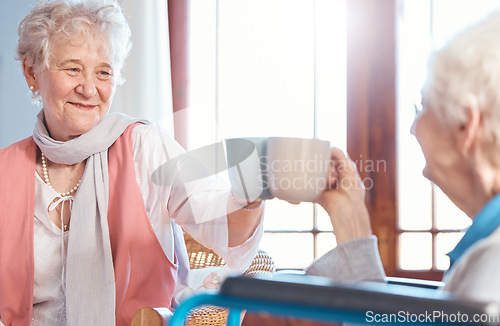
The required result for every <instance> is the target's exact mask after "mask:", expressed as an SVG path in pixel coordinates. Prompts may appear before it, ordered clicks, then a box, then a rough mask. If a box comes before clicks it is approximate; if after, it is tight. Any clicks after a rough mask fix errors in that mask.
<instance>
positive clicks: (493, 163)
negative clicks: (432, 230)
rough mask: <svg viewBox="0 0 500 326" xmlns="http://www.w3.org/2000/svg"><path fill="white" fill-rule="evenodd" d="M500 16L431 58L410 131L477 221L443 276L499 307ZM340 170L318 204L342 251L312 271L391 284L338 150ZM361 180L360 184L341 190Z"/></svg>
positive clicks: (440, 181)
mask: <svg viewBox="0 0 500 326" xmlns="http://www.w3.org/2000/svg"><path fill="white" fill-rule="evenodd" d="M499 35H500V12H495V13H493V14H491V15H489V16H487V17H485V19H484V20H481V21H479V22H477V23H476V24H474V25H471V26H470V27H468V28H467V29H465V30H463V31H462V32H460V33H459V34H457V35H455V36H454V37H453V38H451V39H450V40H449V41H448V43H447V44H445V45H444V46H443V47H442V48H440V49H438V50H436V51H435V52H434V53H433V54H432V55H431V56H430V58H429V63H428V75H427V80H426V82H425V84H424V86H423V88H422V107H423V109H422V110H421V112H418V113H417V116H416V117H415V121H414V123H413V126H412V129H411V132H412V133H413V134H414V135H415V137H416V138H417V140H418V142H419V144H420V146H421V148H422V151H423V153H424V156H425V159H426V166H425V168H424V170H423V174H424V176H425V177H427V178H428V179H429V180H431V181H432V182H434V183H435V184H436V185H437V186H438V187H440V188H441V189H442V190H443V191H444V193H445V194H446V195H448V197H449V198H450V199H451V200H452V201H453V203H455V205H456V206H458V207H459V208H460V209H461V210H462V211H464V212H465V213H466V214H467V215H468V216H469V217H470V218H471V219H472V225H471V227H470V228H469V229H468V230H467V231H466V233H465V235H464V236H463V238H462V239H461V241H460V242H459V243H458V244H457V246H456V247H455V249H454V250H453V251H451V252H450V253H449V257H450V261H451V267H450V269H449V270H448V272H447V273H446V274H445V277H444V279H443V281H444V283H445V286H444V290H446V291H450V292H454V293H456V294H457V295H459V296H460V297H462V298H464V299H471V300H478V301H486V302H495V303H500V259H499V253H500V228H499V225H500V37H499ZM332 157H333V158H334V159H335V160H336V162H337V163H336V171H335V173H334V174H332V179H331V188H332V189H331V190H329V191H326V192H325V193H323V195H322V197H321V198H320V199H319V203H320V204H321V205H322V206H323V207H324V208H325V209H326V211H327V212H328V213H329V215H330V218H331V222H332V224H333V227H334V232H335V235H336V236H337V242H338V246H337V248H335V249H333V250H332V251H330V252H329V253H327V254H326V255H324V256H323V257H321V258H320V259H319V260H318V261H316V262H315V263H313V264H312V265H311V266H310V267H309V268H308V270H307V272H308V273H309V274H312V275H323V276H330V277H333V278H336V279H344V280H366V281H384V278H385V274H384V271H383V268H382V264H381V262H380V258H379V254H378V249H377V244H376V243H377V241H376V237H375V236H373V235H372V231H371V226H370V219H369V216H368V212H367V209H366V206H365V205H364V189H363V184H362V182H361V180H360V179H359V176H358V174H357V171H356V168H355V166H354V164H353V163H352V162H351V161H350V160H349V159H348V158H347V157H346V155H345V154H344V153H343V152H342V151H340V150H338V149H333V150H332ZM344 179H352V180H356V182H357V183H356V184H357V186H352V187H350V188H345V187H342V185H344V184H349V185H353V183H352V182H345V183H344V182H342V180H344Z"/></svg>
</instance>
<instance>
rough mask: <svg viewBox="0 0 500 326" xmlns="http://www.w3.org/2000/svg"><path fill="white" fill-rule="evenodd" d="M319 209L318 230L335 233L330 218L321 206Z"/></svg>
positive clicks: (318, 206)
mask: <svg viewBox="0 0 500 326" xmlns="http://www.w3.org/2000/svg"><path fill="white" fill-rule="evenodd" d="M316 207H317V223H316V224H317V225H316V226H317V228H318V230H320V231H333V226H332V222H330V216H328V213H327V212H326V211H325V210H324V209H323V207H321V206H320V205H316Z"/></svg>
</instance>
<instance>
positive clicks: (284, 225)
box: [264, 199, 313, 231]
mask: <svg viewBox="0 0 500 326" xmlns="http://www.w3.org/2000/svg"><path fill="white" fill-rule="evenodd" d="M312 214H313V204H311V203H300V204H298V205H294V204H290V203H288V202H286V201H283V200H279V199H273V200H268V201H266V208H265V218H264V229H265V230H293V231H298V230H312V228H313V219H312V218H311V217H312Z"/></svg>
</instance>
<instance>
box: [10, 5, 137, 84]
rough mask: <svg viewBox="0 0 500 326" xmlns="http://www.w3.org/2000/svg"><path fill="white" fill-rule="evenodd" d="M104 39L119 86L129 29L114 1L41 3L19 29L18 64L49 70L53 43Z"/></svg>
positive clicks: (127, 47) (127, 50)
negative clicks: (23, 63)
mask: <svg viewBox="0 0 500 326" xmlns="http://www.w3.org/2000/svg"><path fill="white" fill-rule="evenodd" d="M90 34H94V35H97V36H99V37H103V41H104V50H105V51H106V53H107V55H108V56H109V59H110V61H111V64H112V68H113V73H114V75H115V79H116V82H117V83H118V84H121V83H123V79H122V78H121V74H120V73H121V69H122V68H123V65H124V62H125V59H126V57H127V55H128V53H129V51H130V47H131V41H130V34H131V32H130V27H129V25H128V23H127V21H126V19H125V16H124V14H123V11H122V8H121V7H120V5H119V4H118V3H117V2H116V0H40V1H39V2H38V3H37V4H36V5H35V7H34V8H33V9H32V10H31V12H30V13H29V14H28V15H27V16H26V17H25V18H24V19H23V20H22V21H21V23H20V24H19V28H18V35H19V39H18V45H17V60H19V61H21V62H23V61H24V60H25V59H26V63H27V64H28V65H30V66H33V67H34V69H35V70H41V69H43V68H44V67H47V68H48V67H49V65H50V57H51V55H52V49H53V45H54V42H69V41H71V40H73V39H74V38H75V37H76V36H79V35H83V36H84V41H85V37H88V35H90Z"/></svg>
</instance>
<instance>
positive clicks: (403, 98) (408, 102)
mask: <svg viewBox="0 0 500 326" xmlns="http://www.w3.org/2000/svg"><path fill="white" fill-rule="evenodd" d="M429 12H430V6H429V2H428V1H421V0H419V1H405V2H404V11H403V13H402V15H403V17H402V22H401V24H400V33H399V35H400V37H399V39H398V41H399V43H400V49H399V51H400V55H399V67H398V69H399V70H398V73H399V85H398V94H399V98H398V106H399V110H398V180H399V187H398V188H399V203H398V204H399V226H400V227H401V228H402V229H404V230H429V229H430V228H431V227H432V195H431V190H432V188H431V184H430V182H429V181H428V180H427V179H425V178H424V177H423V176H422V173H421V171H422V169H423V167H424V165H425V159H424V156H423V155H422V151H421V150H420V146H419V145H418V143H417V141H416V140H415V137H414V136H413V135H411V134H410V127H411V125H412V123H413V118H414V108H413V104H414V102H415V101H420V98H419V97H418V96H417V95H418V93H419V90H420V87H421V85H422V83H423V81H424V79H425V64H426V58H427V55H428V53H429V50H430V47H431V39H430V35H429V26H430V17H429ZM416 44H418V46H415V45H416Z"/></svg>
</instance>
